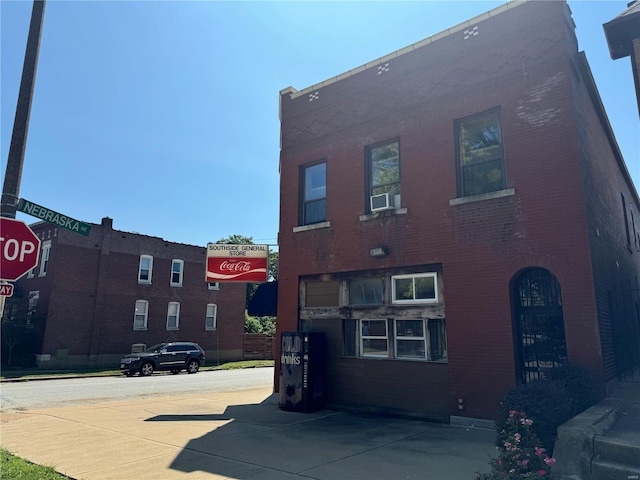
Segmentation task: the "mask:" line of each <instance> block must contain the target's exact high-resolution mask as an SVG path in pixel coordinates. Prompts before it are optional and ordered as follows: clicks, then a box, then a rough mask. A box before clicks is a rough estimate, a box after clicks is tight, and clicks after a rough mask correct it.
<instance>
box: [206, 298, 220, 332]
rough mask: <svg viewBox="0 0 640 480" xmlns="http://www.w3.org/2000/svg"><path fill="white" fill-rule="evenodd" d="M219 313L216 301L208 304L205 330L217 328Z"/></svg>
mask: <svg viewBox="0 0 640 480" xmlns="http://www.w3.org/2000/svg"><path fill="white" fill-rule="evenodd" d="M217 314H218V306H217V305H216V304H215V303H209V304H207V315H206V319H205V324H204V329H205V330H215V329H216V316H217Z"/></svg>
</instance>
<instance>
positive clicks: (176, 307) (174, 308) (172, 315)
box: [167, 302, 180, 330]
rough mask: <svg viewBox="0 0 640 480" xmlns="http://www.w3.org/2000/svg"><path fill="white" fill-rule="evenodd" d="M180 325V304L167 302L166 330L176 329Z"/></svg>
mask: <svg viewBox="0 0 640 480" xmlns="http://www.w3.org/2000/svg"><path fill="white" fill-rule="evenodd" d="M179 325H180V304H179V303H178V302H169V307H168V308H167V330H178V327H179Z"/></svg>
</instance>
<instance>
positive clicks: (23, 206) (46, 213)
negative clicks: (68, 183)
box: [17, 198, 91, 237]
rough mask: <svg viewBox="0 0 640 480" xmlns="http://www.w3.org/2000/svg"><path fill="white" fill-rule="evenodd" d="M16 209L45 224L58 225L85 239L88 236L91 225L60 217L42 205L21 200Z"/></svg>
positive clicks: (63, 216)
mask: <svg viewBox="0 0 640 480" xmlns="http://www.w3.org/2000/svg"><path fill="white" fill-rule="evenodd" d="M17 208H18V210H20V211H21V212H23V213H26V214H29V215H32V216H34V217H37V218H39V219H40V220H44V221H45V222H49V223H53V224H54V225H58V226H59V227H62V228H66V229H67V230H71V231H72V232H76V233H79V234H80V235H84V236H85V237H87V236H89V231H90V230H91V225H89V224H88V223H84V222H81V221H79V220H75V219H73V218H71V217H67V216H66V215H62V214H61V213H58V212H54V211H53V210H49V209H48V208H46V207H43V206H42V205H38V204H36V203H33V202H30V201H29V200H25V199H24V198H21V199H20V201H19V202H18V206H17Z"/></svg>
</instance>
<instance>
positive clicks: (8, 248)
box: [0, 217, 40, 282]
mask: <svg viewBox="0 0 640 480" xmlns="http://www.w3.org/2000/svg"><path fill="white" fill-rule="evenodd" d="M0 254H1V256H0V280H6V281H8V282H15V281H16V280H18V279H19V278H20V277H22V276H23V275H24V274H26V273H27V272H28V271H29V270H31V269H32V268H35V266H36V265H37V264H38V257H39V255H40V239H39V238H38V236H37V235H36V234H35V233H33V230H31V229H30V228H29V226H28V225H27V224H26V223H24V222H23V221H21V220H14V219H13V218H4V217H0Z"/></svg>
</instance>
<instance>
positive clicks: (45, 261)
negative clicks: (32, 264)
mask: <svg viewBox="0 0 640 480" xmlns="http://www.w3.org/2000/svg"><path fill="white" fill-rule="evenodd" d="M50 253H51V240H47V241H46V242H43V243H42V253H41V254H40V274H39V275H40V276H41V277H44V276H45V275H46V274H47V268H48V267H49V255H50Z"/></svg>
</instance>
